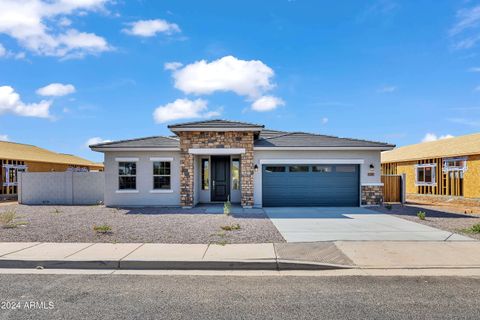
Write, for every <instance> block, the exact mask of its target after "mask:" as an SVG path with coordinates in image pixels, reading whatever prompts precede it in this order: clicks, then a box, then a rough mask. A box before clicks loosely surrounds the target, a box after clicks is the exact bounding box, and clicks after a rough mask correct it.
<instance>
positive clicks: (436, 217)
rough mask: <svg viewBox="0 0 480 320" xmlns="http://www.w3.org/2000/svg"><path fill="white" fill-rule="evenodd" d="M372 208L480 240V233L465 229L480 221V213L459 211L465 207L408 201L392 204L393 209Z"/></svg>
mask: <svg viewBox="0 0 480 320" xmlns="http://www.w3.org/2000/svg"><path fill="white" fill-rule="evenodd" d="M371 209H372V210H376V211H379V212H382V213H387V214H392V215H394V216H397V217H399V218H403V219H406V220H410V221H413V222H417V223H421V224H425V225H428V226H431V227H434V228H438V229H442V230H446V231H450V232H455V233H459V234H462V235H465V236H467V237H470V238H474V239H479V240H480V233H476V234H475V233H469V232H465V229H468V228H471V227H472V226H473V225H474V224H478V223H480V214H465V213H459V212H461V210H464V209H463V208H455V210H453V209H450V207H449V206H442V205H431V203H430V205H423V204H417V203H416V204H410V203H408V204H407V205H404V206H403V205H399V204H395V205H392V209H391V210H388V209H387V208H386V207H372V208H371ZM468 210H471V209H468ZM419 211H423V212H425V214H426V219H425V220H420V219H419V218H418V217H417V213H418V212H419Z"/></svg>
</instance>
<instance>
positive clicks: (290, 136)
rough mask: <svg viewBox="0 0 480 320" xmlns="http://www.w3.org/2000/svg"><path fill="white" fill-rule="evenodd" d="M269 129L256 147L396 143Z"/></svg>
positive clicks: (354, 146)
mask: <svg viewBox="0 0 480 320" xmlns="http://www.w3.org/2000/svg"><path fill="white" fill-rule="evenodd" d="M266 131H269V135H262V134H261V135H260V139H258V140H256V141H255V147H272V148H275V147H353V148H358V147H385V148H391V147H394V145H391V144H388V143H384V142H376V141H367V140H358V139H350V138H339V137H334V136H326V135H320V134H313V133H305V132H283V133H281V132H279V131H277V132H278V134H275V133H274V132H271V130H266Z"/></svg>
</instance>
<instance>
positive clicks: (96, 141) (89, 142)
mask: <svg viewBox="0 0 480 320" xmlns="http://www.w3.org/2000/svg"><path fill="white" fill-rule="evenodd" d="M111 141H112V140H106V139H102V138H100V137H93V138H90V139H88V140H87V142H85V146H86V147H87V148H88V147H89V146H91V145H94V144H99V143H105V142H111Z"/></svg>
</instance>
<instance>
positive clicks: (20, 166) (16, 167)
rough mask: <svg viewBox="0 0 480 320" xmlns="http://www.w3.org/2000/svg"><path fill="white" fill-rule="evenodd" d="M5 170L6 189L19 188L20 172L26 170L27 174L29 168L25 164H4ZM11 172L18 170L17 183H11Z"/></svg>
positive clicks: (4, 183) (4, 184)
mask: <svg viewBox="0 0 480 320" xmlns="http://www.w3.org/2000/svg"><path fill="white" fill-rule="evenodd" d="M2 167H3V168H4V170H3V172H4V177H3V181H4V182H3V186H4V187H11V186H13V187H14V186H18V170H19V169H20V170H25V172H27V171H28V166H26V165H24V164H4V165H3V166H2ZM10 170H17V174H16V176H17V182H11V181H10Z"/></svg>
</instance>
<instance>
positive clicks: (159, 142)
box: [90, 136, 180, 149]
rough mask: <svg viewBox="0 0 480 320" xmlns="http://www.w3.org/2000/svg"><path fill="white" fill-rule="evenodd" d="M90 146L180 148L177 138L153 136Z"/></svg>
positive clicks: (93, 147) (103, 147)
mask: <svg viewBox="0 0 480 320" xmlns="http://www.w3.org/2000/svg"><path fill="white" fill-rule="evenodd" d="M90 148H92V149H95V148H102V149H108V148H112V149H114V148H180V141H179V140H178V138H173V137H164V136H153V137H144V138H137V139H129V140H119V141H112V142H105V143H99V144H94V145H91V146H90Z"/></svg>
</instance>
